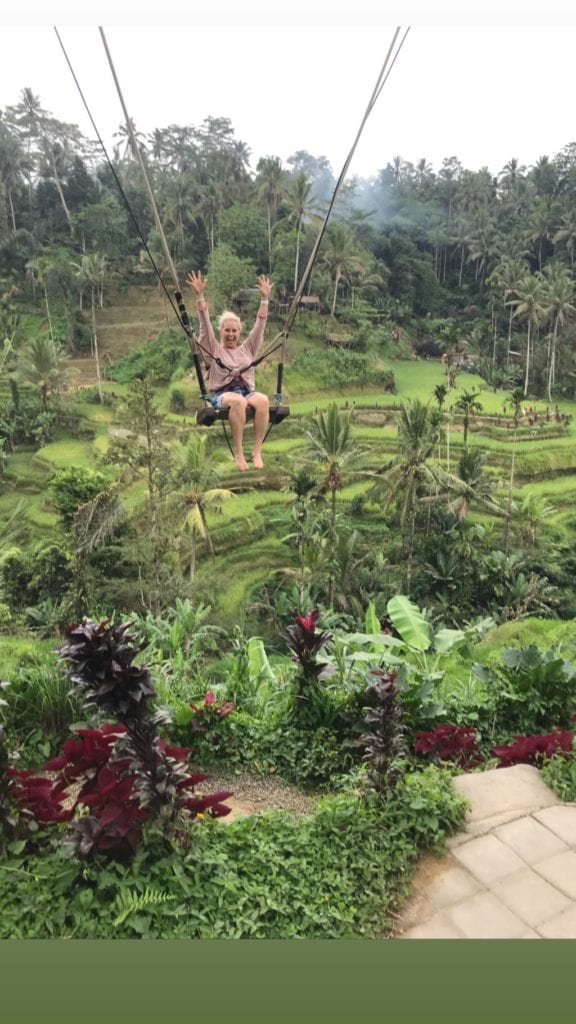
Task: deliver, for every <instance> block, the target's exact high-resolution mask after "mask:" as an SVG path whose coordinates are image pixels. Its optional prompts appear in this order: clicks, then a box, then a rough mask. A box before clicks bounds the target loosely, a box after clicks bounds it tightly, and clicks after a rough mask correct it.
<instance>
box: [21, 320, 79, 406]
mask: <svg viewBox="0 0 576 1024" xmlns="http://www.w3.org/2000/svg"><path fill="white" fill-rule="evenodd" d="M66 359H67V356H65V355H64V354H63V352H62V350H61V348H60V346H59V345H57V344H56V342H55V341H54V340H53V339H52V338H51V337H50V336H49V335H47V334H39V335H38V336H37V337H36V338H30V340H29V341H28V342H27V344H26V345H24V347H23V348H22V349H20V351H19V352H18V357H17V362H16V369H15V370H14V371H13V373H14V376H15V379H16V380H18V381H21V382H23V383H26V384H32V385H33V387H35V388H37V390H38V393H39V395H40V398H41V399H42V405H43V406H44V409H45V410H47V409H48V398H49V396H50V395H51V394H53V393H54V392H57V391H60V389H61V388H62V387H64V385H65V384H67V383H68V381H69V380H70V376H71V371H70V369H69V368H68V367H67V366H66Z"/></svg>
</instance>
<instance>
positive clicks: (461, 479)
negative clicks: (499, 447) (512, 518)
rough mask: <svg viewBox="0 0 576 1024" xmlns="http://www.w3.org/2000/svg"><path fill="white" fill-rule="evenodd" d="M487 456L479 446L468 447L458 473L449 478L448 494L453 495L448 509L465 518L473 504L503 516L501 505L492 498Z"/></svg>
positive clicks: (462, 456) (460, 462)
mask: <svg viewBox="0 0 576 1024" xmlns="http://www.w3.org/2000/svg"><path fill="white" fill-rule="evenodd" d="M485 460H486V456H485V455H484V454H483V453H482V452H481V451H480V450H479V449H478V448H466V450H465V451H464V452H462V455H461V456H460V458H459V460H458V468H457V475H456V476H453V477H450V478H449V479H448V480H447V483H448V489H447V494H448V496H450V494H452V495H453V497H452V498H451V500H450V501H449V503H448V506H447V507H448V511H449V512H451V513H452V515H455V516H456V517H457V519H458V520H460V521H461V520H463V519H465V518H466V516H467V515H468V512H469V511H470V506H471V505H472V504H477V505H479V507H480V508H481V509H482V510H483V511H485V512H490V513H492V514H493V515H498V516H502V515H504V512H503V510H502V508H501V507H500V505H498V504H496V502H494V501H493V500H492V480H491V479H490V477H489V476H487V475H486V474H485V473H484V471H483V467H484V462H485Z"/></svg>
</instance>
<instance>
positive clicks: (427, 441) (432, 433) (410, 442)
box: [370, 398, 443, 584]
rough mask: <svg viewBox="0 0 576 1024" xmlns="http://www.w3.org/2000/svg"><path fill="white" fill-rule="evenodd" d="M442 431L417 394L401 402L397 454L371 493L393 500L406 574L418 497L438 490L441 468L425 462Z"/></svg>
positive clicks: (408, 573) (409, 566)
mask: <svg viewBox="0 0 576 1024" xmlns="http://www.w3.org/2000/svg"><path fill="white" fill-rule="evenodd" d="M441 434H442V418H441V416H440V415H439V413H438V411H437V410H434V409H430V407H429V406H428V405H427V404H425V403H424V402H421V401H420V399H419V398H416V399H414V400H413V401H411V402H407V403H403V404H402V406H401V409H400V421H399V424H398V449H399V455H398V457H397V458H396V459H394V460H393V461H392V462H391V463H390V464H389V465H388V466H386V467H384V469H382V470H381V471H380V472H379V473H378V474H377V479H376V481H375V483H374V485H373V487H372V489H371V492H370V493H371V496H372V497H374V498H375V499H376V500H382V499H383V500H384V509H387V508H389V506H390V505H391V504H392V503H393V502H395V503H396V505H397V508H398V514H399V520H400V526H401V529H402V531H403V534H404V538H405V544H406V548H407V555H408V558H407V565H406V576H407V581H408V584H409V583H410V578H411V576H412V562H413V557H414V538H415V533H416V513H417V506H418V501H419V499H420V498H421V497H423V496H427V495H430V494H436V493H438V492H439V491H440V483H441V480H442V479H443V477H442V471H441V470H440V469H439V468H438V467H435V466H433V465H431V464H430V463H429V459H430V458H431V457H432V454H433V452H434V448H435V447H436V445H437V444H438V442H439V439H440V437H441Z"/></svg>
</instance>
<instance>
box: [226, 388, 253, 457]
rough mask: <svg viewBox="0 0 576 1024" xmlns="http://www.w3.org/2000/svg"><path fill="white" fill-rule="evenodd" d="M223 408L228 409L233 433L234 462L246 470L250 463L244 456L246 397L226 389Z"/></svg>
mask: <svg viewBox="0 0 576 1024" xmlns="http://www.w3.org/2000/svg"><path fill="white" fill-rule="evenodd" d="M220 408H221V409H228V423H229V424H230V432H231V434H232V447H233V448H234V462H235V463H236V465H237V466H238V469H241V470H242V472H245V471H246V470H247V469H248V463H247V462H246V459H245V458H244V450H243V447H242V442H243V439H244V427H245V426H246V399H245V398H243V397H242V395H237V394H235V393H234V392H233V391H225V392H224V394H223V395H222V401H221V402H220Z"/></svg>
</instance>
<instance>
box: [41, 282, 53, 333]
mask: <svg viewBox="0 0 576 1024" xmlns="http://www.w3.org/2000/svg"><path fill="white" fill-rule="evenodd" d="M42 284H43V286H44V302H45V304H46V317H47V320H48V330H49V331H50V338H51V340H52V341H54V331H53V330H52V318H51V316H50V305H49V302H48V290H47V288H46V281H45V280H44V281H43V282H42Z"/></svg>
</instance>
